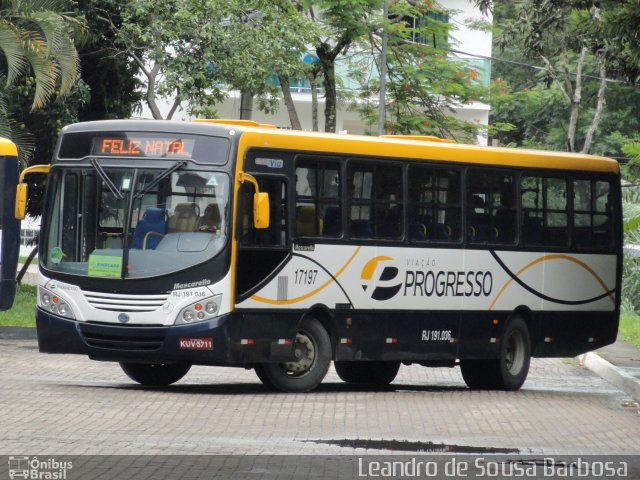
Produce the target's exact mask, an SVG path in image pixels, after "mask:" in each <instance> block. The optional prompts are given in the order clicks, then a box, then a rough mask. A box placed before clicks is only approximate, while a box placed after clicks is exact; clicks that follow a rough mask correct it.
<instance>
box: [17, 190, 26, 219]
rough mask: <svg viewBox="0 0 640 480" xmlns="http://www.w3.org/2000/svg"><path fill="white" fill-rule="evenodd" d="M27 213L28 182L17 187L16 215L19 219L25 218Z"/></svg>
mask: <svg viewBox="0 0 640 480" xmlns="http://www.w3.org/2000/svg"><path fill="white" fill-rule="evenodd" d="M26 215H27V184H26V183H19V184H18V185H17V187H16V209H15V217H16V219H17V220H24V217H25V216H26Z"/></svg>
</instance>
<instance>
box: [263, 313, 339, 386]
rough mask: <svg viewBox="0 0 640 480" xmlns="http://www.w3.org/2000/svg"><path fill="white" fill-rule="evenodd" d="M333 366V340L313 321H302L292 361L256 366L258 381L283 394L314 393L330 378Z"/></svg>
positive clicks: (310, 319)
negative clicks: (324, 379) (330, 367)
mask: <svg viewBox="0 0 640 480" xmlns="http://www.w3.org/2000/svg"><path fill="white" fill-rule="evenodd" d="M330 364H331V339H330V338H329V334H328V333H327V331H326V330H325V329H324V327H323V326H322V324H321V323H320V322H319V321H318V320H316V319H315V318H313V317H310V316H308V317H306V318H304V319H303V320H302V322H301V324H300V328H299V329H298V333H297V334H296V339H295V342H294V344H293V358H292V359H291V361H289V362H284V363H261V364H258V365H256V366H255V370H256V374H257V375H258V378H259V379H260V380H261V381H262V383H264V384H265V386H267V387H268V388H270V389H276V390H280V391H283V392H308V391H310V390H313V389H314V388H316V387H317V386H318V385H320V382H322V379H323V378H324V377H325V375H326V374H327V370H329V365H330Z"/></svg>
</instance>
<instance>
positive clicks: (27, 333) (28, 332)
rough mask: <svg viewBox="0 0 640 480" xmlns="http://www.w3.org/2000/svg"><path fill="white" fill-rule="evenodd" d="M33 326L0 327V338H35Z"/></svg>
mask: <svg viewBox="0 0 640 480" xmlns="http://www.w3.org/2000/svg"><path fill="white" fill-rule="evenodd" d="M37 338H38V337H37V335H36V328H35V327H0V339H5V340H6V339H10V340H36V339H37Z"/></svg>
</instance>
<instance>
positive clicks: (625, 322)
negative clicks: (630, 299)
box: [618, 313, 640, 348]
mask: <svg viewBox="0 0 640 480" xmlns="http://www.w3.org/2000/svg"><path fill="white" fill-rule="evenodd" d="M618 333H619V334H620V337H622V338H623V339H624V340H626V341H627V342H629V343H631V344H633V345H635V346H636V347H638V348H640V316H638V315H635V314H633V313H622V314H621V315H620V327H619V329H618Z"/></svg>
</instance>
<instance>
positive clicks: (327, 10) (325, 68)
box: [294, 0, 382, 132]
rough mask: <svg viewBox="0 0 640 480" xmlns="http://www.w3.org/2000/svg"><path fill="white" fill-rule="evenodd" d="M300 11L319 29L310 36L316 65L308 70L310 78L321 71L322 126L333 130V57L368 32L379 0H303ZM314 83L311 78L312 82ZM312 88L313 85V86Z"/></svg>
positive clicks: (375, 21) (377, 14)
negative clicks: (322, 97)
mask: <svg viewBox="0 0 640 480" xmlns="http://www.w3.org/2000/svg"><path fill="white" fill-rule="evenodd" d="M294 2H295V3H296V4H298V5H299V7H300V10H301V12H302V13H304V14H306V15H307V16H308V17H309V18H310V19H312V20H313V21H314V22H316V24H317V25H318V27H319V29H318V31H319V32H320V34H319V35H316V37H315V39H314V40H313V46H314V48H315V53H316V56H317V58H318V62H317V67H316V70H315V71H314V70H313V69H312V70H311V73H310V75H311V79H312V80H315V78H316V75H315V73H317V72H320V74H321V78H322V85H323V87H324V95H325V107H324V118H325V121H324V129H325V131H326V132H335V130H336V108H337V103H338V101H337V97H338V94H337V89H336V74H335V71H336V60H337V58H338V57H339V56H340V55H343V54H345V53H346V52H347V51H348V50H349V48H350V47H351V46H352V45H354V43H355V42H356V41H358V40H361V39H363V38H365V37H366V36H367V35H369V34H370V33H371V32H372V31H373V30H374V28H375V26H376V25H377V24H378V23H379V17H380V12H381V11H382V0H353V1H351V2H344V1H343V0H304V1H302V2H298V1H296V0H294ZM312 84H313V82H312ZM312 88H313V87H312Z"/></svg>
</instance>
